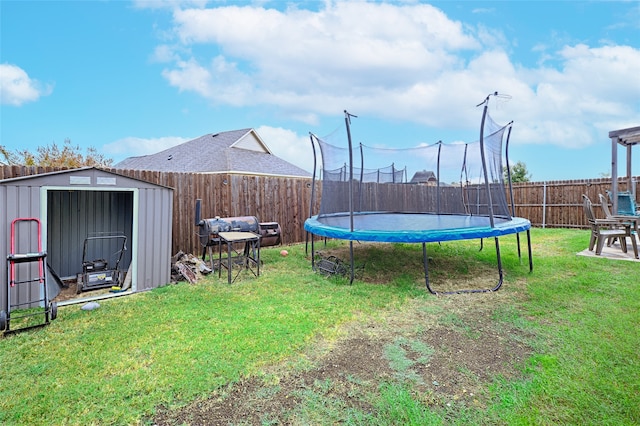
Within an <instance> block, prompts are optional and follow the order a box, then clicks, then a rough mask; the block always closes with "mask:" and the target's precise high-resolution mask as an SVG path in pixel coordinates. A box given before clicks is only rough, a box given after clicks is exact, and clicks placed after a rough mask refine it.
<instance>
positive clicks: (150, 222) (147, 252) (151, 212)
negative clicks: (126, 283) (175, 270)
mask: <svg viewBox="0 0 640 426" xmlns="http://www.w3.org/2000/svg"><path fill="white" fill-rule="evenodd" d="M172 212H173V194H172V192H171V190H169V189H166V188H157V189H140V191H139V205H138V247H137V250H136V253H137V256H138V271H137V274H136V277H137V280H136V289H137V291H144V290H149V289H151V288H155V287H158V286H159V285H165V284H168V283H169V282H170V280H171V240H172V235H171V223H172Z"/></svg>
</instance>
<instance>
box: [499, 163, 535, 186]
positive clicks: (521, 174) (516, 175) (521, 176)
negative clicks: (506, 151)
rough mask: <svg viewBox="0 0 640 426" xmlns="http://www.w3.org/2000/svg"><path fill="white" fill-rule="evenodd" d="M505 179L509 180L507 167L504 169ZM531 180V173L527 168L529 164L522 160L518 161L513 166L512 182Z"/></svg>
mask: <svg viewBox="0 0 640 426" xmlns="http://www.w3.org/2000/svg"><path fill="white" fill-rule="evenodd" d="M503 173H504V181H505V182H507V167H506V166H505V167H504V169H503ZM530 180H531V173H529V171H528V170H527V165H526V164H524V163H523V162H522V161H518V162H517V163H516V164H513V165H512V166H511V182H513V183H517V182H529V181H530Z"/></svg>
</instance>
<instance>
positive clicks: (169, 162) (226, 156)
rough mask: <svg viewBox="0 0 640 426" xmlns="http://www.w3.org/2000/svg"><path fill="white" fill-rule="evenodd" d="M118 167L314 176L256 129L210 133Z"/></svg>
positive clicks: (124, 162) (131, 159) (127, 160)
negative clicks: (281, 153)
mask: <svg viewBox="0 0 640 426" xmlns="http://www.w3.org/2000/svg"><path fill="white" fill-rule="evenodd" d="M114 167H116V168H119V169H135V170H153V171H161V172H188V173H194V172H195V173H242V174H259V175H275V176H303V177H309V176H311V174H310V173H309V172H307V171H305V170H303V169H301V168H299V167H297V166H294V165H293V164H291V163H289V162H287V161H285V160H283V159H281V158H278V157H276V156H275V155H273V154H272V153H271V151H270V150H269V148H268V147H267V145H266V144H265V143H264V141H263V140H262V139H261V138H260V136H259V135H258V133H257V132H256V131H255V130H254V129H241V130H233V131H229V132H221V133H210V134H207V135H204V136H200V137H199V138H196V139H193V140H190V141H188V142H185V143H183V144H180V145H176V146H174V147H172V148H169V149H165V150H164V151H160V152H158V153H156V154H150V155H143V156H140V157H129V158H126V159H124V160H122V161H120V162H119V163H117V164H116V165H115V166H114Z"/></svg>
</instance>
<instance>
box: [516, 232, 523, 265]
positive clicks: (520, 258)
mask: <svg viewBox="0 0 640 426" xmlns="http://www.w3.org/2000/svg"><path fill="white" fill-rule="evenodd" d="M516 241H517V242H518V260H519V261H520V264H522V253H521V251H520V233H519V232H518V233H516Z"/></svg>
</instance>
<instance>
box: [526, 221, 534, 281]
mask: <svg viewBox="0 0 640 426" xmlns="http://www.w3.org/2000/svg"><path fill="white" fill-rule="evenodd" d="M527 247H528V249H529V272H533V253H532V252H531V231H530V230H529V229H527Z"/></svg>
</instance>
